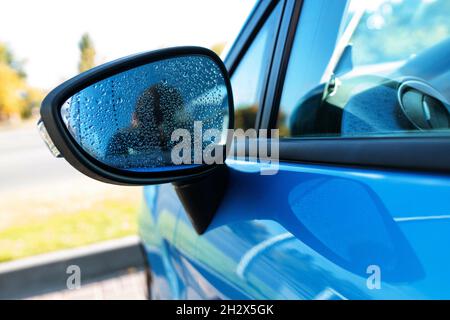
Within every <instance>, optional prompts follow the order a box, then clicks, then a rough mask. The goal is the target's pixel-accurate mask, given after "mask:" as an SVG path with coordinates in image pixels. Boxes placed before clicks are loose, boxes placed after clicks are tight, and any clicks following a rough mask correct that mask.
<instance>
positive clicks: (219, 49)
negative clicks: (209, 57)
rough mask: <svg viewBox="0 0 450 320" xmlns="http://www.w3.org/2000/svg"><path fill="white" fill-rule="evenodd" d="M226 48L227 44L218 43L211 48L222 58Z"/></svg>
mask: <svg viewBox="0 0 450 320" xmlns="http://www.w3.org/2000/svg"><path fill="white" fill-rule="evenodd" d="M224 48H225V42H220V43H216V44H213V45H212V46H211V50H212V51H214V52H215V53H216V54H217V55H218V56H220V54H221V53H222V52H223V49H224Z"/></svg>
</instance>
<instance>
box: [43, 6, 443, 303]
mask: <svg viewBox="0 0 450 320" xmlns="http://www.w3.org/2000/svg"><path fill="white" fill-rule="evenodd" d="M449 17H450V2H449V1H446V0H435V1H429V0H409V1H401V0H400V1H398V0H379V1H370V2H365V1H359V0H348V1H347V0H338V1H335V0H333V1H330V0H303V1H290V0H278V1H276V0H275V1H260V2H258V3H257V4H256V6H255V8H254V9H253V11H252V13H251V14H250V16H249V17H248V19H247V21H246V23H245V25H244V26H243V28H242V30H241V32H240V34H239V36H238V37H237V39H236V40H235V42H234V44H233V45H232V46H231V47H230V48H229V50H228V52H227V54H226V56H225V58H224V59H223V62H222V60H221V59H220V58H219V57H217V56H216V55H215V54H214V53H213V52H211V51H209V50H208V49H204V48H199V47H177V48H170V49H163V50H158V51H153V52H148V53H143V54H138V55H134V56H131V57H126V58H123V59H119V60H117V61H113V62H110V63H107V64H105V65H102V66H99V67H96V68H94V69H91V70H89V71H87V72H85V73H83V74H81V75H79V76H77V77H75V78H73V79H71V80H69V81H67V82H65V83H63V84H62V85H60V86H59V87H58V88H56V89H54V90H53V91H52V92H51V93H50V94H49V95H48V96H47V97H46V99H45V100H44V102H43V103H42V107H41V117H42V121H41V122H40V123H39V127H40V131H41V133H42V135H43V138H44V139H45V141H46V142H47V144H48V146H49V147H50V149H51V151H52V152H53V153H54V154H55V155H56V156H62V157H64V158H65V159H66V160H67V161H68V162H69V163H70V164H71V165H72V166H74V167H75V168H77V169H78V170H80V171H81V172H83V173H84V174H86V175H88V176H90V177H92V178H94V179H97V180H100V181H103V182H107V183H115V184H122V185H142V186H144V189H143V198H144V201H143V205H142V209H141V211H140V214H139V233H140V236H141V239H142V244H143V248H144V252H145V257H146V261H147V262H148V272H147V273H148V286H149V297H150V298H152V299H332V300H340V299H342V300H345V299H450V250H449V246H450V175H449V174H450V135H449V133H450V20H449ZM234 129H240V130H234Z"/></svg>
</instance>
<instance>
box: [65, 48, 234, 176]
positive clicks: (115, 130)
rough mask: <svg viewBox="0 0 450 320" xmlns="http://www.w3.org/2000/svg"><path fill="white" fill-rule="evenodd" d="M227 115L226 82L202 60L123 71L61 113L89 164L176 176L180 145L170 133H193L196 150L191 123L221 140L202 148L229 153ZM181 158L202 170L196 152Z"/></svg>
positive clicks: (175, 60)
mask: <svg viewBox="0 0 450 320" xmlns="http://www.w3.org/2000/svg"><path fill="white" fill-rule="evenodd" d="M228 112H229V106H228V97H227V89H226V84H225V79H224V77H223V74H222V72H221V70H220V68H219V67H218V66H217V65H216V63H215V62H214V61H213V60H212V59H211V58H209V57H207V56H201V55H195V56H181V57H175V58H171V59H166V60H161V61H157V62H152V63H149V64H146V65H142V66H139V67H136V68H133V69H130V70H127V71H124V72H122V73H119V74H117V75H114V76H111V77H109V78H107V79H104V80H102V81H99V82H97V83H95V84H93V85H91V86H89V87H87V88H85V89H83V90H81V91H80V92H78V93H76V94H75V95H73V96H72V97H71V98H70V99H68V100H67V101H66V102H65V103H64V105H63V106H62V108H61V116H62V118H63V120H64V123H65V124H66V126H67V128H68V130H69V132H70V134H71V135H72V137H73V138H74V139H75V140H76V142H77V143H78V144H79V145H80V146H81V148H82V149H83V150H84V151H86V152H87V153H88V154H89V155H90V156H92V157H94V158H95V159H96V160H98V161H100V162H102V163H103V164H106V165H108V166H111V167H114V168H117V169H122V170H127V171H138V172H155V171H167V170H173V169H175V168H174V166H175V164H174V162H173V161H172V159H171V151H172V149H173V147H174V146H175V145H176V144H177V143H179V142H180V140H181V138H180V137H178V138H179V139H175V141H172V140H173V139H172V133H173V132H174V131H175V130H177V129H184V132H189V133H190V135H191V137H192V138H191V139H190V140H191V141H189V143H190V144H191V147H192V148H190V149H191V150H194V140H195V139H194V136H193V131H194V122H195V123H196V124H198V123H199V122H201V127H202V130H203V132H204V131H206V130H208V129H215V130H216V132H218V133H219V134H218V136H214V137H212V138H211V140H209V141H202V142H201V143H202V145H203V146H204V145H205V144H207V145H209V144H213V145H224V144H225V142H226V129H228V121H229V114H228ZM198 121H199V122H198ZM186 130H187V131H186ZM184 142H186V141H184ZM186 150H187V149H184V151H182V152H185V151H186ZM183 156H185V157H186V156H187V157H188V159H189V160H192V161H187V162H188V163H186V162H184V163H183V164H180V165H181V166H186V167H191V166H194V165H198V162H195V163H196V164H194V154H193V152H192V153H191V154H189V155H183ZM189 163H190V164H189ZM180 165H178V166H177V170H179V169H180Z"/></svg>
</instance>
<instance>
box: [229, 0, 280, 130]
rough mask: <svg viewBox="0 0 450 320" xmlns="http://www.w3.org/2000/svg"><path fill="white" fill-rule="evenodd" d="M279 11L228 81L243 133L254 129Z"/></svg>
mask: <svg viewBox="0 0 450 320" xmlns="http://www.w3.org/2000/svg"><path fill="white" fill-rule="evenodd" d="M280 11H281V3H280V4H278V6H277V7H276V8H275V9H274V11H273V12H272V13H271V15H270V16H269V18H268V19H267V20H266V22H265V23H264V25H263V27H262V28H261V29H260V31H259V32H258V34H257V35H256V37H255V38H254V40H253V42H252V44H251V45H250V47H249V48H248V49H247V52H246V53H245V55H244V56H243V58H242V59H241V61H240V63H239V65H238V66H237V68H236V69H235V71H234V73H233V75H232V77H231V85H232V89H233V98H234V107H235V127H236V128H242V129H244V130H246V129H248V128H254V127H255V121H256V114H257V111H258V108H259V103H260V101H259V100H260V98H261V93H262V90H263V84H264V78H265V77H264V73H265V71H266V70H267V68H268V63H267V61H268V58H269V56H270V54H271V51H272V46H271V45H270V44H271V40H272V39H274V36H275V32H276V29H277V23H278V21H279V16H280Z"/></svg>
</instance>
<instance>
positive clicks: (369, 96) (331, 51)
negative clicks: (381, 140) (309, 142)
mask: <svg viewBox="0 0 450 320" xmlns="http://www.w3.org/2000/svg"><path fill="white" fill-rule="evenodd" d="M449 16H450V1H446V0H434V1H430V0H410V1H404V0H403V1H402V0H377V1H361V0H354V1H333V2H328V1H321V0H312V1H311V0H309V1H308V0H307V1H305V2H304V5H303V8H302V15H301V18H300V22H299V24H298V27H297V33H296V36H295V39H294V44H293V47H292V50H291V57H290V61H289V65H288V69H287V71H286V77H285V82H284V87H283V93H282V97H281V100H280V106H279V113H278V128H279V129H280V136H284V137H298V136H300V137H301V136H378V135H405V134H411V133H421V134H426V133H431V134H436V133H439V134H442V133H448V132H450V113H449V111H450V104H449V101H450V85H449V83H450V59H449V58H448V57H450V20H449V19H448V17H449Z"/></svg>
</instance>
